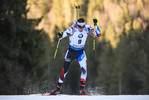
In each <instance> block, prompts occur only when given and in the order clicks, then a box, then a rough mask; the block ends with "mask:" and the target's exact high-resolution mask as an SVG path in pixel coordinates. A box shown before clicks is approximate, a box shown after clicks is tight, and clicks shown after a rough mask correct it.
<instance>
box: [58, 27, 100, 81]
mask: <svg viewBox="0 0 149 100" xmlns="http://www.w3.org/2000/svg"><path fill="white" fill-rule="evenodd" d="M95 29H96V30H95V36H96V37H100V36H101V33H100V29H99V27H98V26H97V25H95ZM88 34H92V35H94V29H93V28H92V27H91V26H89V25H85V28H84V29H83V31H82V32H80V31H79V30H78V27H77V25H73V26H71V27H69V28H68V29H67V30H65V31H64V32H63V35H62V37H61V38H60V39H63V38H65V37H66V36H69V47H68V50H67V52H66V55H65V59H64V65H63V69H62V71H61V74H60V77H59V80H58V82H59V83H63V81H64V79H65V76H66V74H67V73H68V70H69V67H70V64H71V62H72V61H73V60H74V59H77V61H78V63H79V65H80V68H81V76H80V78H81V81H86V77H87V58H86V54H85V51H84V45H85V42H86V39H87V36H88Z"/></svg>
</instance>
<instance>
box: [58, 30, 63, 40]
mask: <svg viewBox="0 0 149 100" xmlns="http://www.w3.org/2000/svg"><path fill="white" fill-rule="evenodd" d="M62 36H63V31H60V32H59V33H58V39H60V38H61V37H62Z"/></svg>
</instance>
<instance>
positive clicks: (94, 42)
mask: <svg viewBox="0 0 149 100" xmlns="http://www.w3.org/2000/svg"><path fill="white" fill-rule="evenodd" d="M94 19H96V16H95V18H94ZM94 27H95V26H94ZM95 44H96V40H95V29H94V39H93V91H94V72H95V67H94V65H95Z"/></svg>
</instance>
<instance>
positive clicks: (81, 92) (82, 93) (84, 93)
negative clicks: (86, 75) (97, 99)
mask: <svg viewBox="0 0 149 100" xmlns="http://www.w3.org/2000/svg"><path fill="white" fill-rule="evenodd" d="M85 83H86V82H85V80H84V79H81V86H80V95H88V94H86V92H85Z"/></svg>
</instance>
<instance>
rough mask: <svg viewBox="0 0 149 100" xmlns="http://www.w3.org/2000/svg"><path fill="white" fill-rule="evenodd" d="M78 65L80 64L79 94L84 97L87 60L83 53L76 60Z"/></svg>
mask: <svg viewBox="0 0 149 100" xmlns="http://www.w3.org/2000/svg"><path fill="white" fill-rule="evenodd" d="M77 60H78V63H79V64H80V68H81V76H80V78H81V79H80V82H81V85H80V94H81V95H86V92H85V83H86V77H87V58H86V55H85V52H84V51H83V53H82V54H81V55H80V56H79V57H78V58H77Z"/></svg>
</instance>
